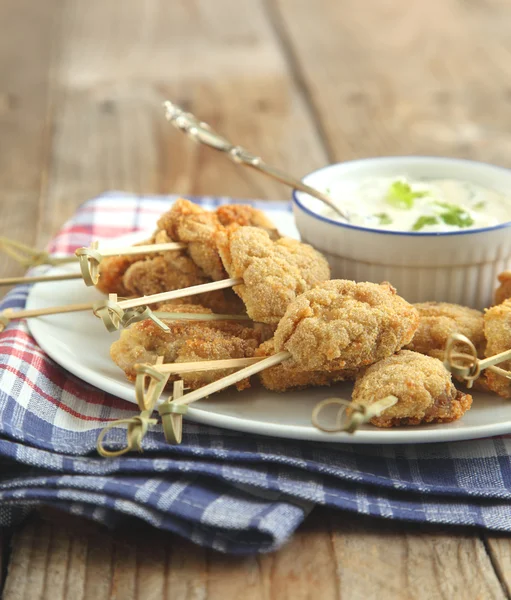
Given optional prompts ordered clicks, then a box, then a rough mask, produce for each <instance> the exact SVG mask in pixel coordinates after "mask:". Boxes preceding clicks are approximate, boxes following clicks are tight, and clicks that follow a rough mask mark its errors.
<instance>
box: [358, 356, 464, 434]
mask: <svg viewBox="0 0 511 600" xmlns="http://www.w3.org/2000/svg"><path fill="white" fill-rule="evenodd" d="M387 396H396V397H397V398H398V402H397V404H395V405H394V406H391V407H390V408H388V409H387V410H385V412H383V413H382V414H381V415H380V416H378V417H374V418H373V419H371V423H372V424H373V425H376V426H377V427H398V426H402V425H420V424H423V423H450V422H451V421H455V420H457V419H459V418H460V417H462V416H463V414H464V413H465V412H466V411H467V410H469V409H470V407H471V405H472V397H471V396H470V395H469V394H464V393H462V392H460V391H458V390H457V389H456V388H455V387H454V384H453V383H452V380H451V375H450V373H449V372H448V371H447V370H446V369H445V367H444V366H443V364H442V362H441V361H439V360H438V359H436V358H432V357H430V356H426V355H423V354H419V353H417V352H412V351H411V350H401V351H400V352H399V353H397V354H394V355H393V356H389V357H387V358H385V359H384V360H381V361H379V362H377V363H376V364H374V365H372V366H370V367H368V368H367V369H366V370H365V372H362V373H361V374H360V375H359V376H358V377H357V380H356V383H355V388H354V390H353V395H352V401H353V402H356V403H358V404H362V405H364V406H369V405H371V404H373V403H374V402H377V401H378V400H381V399H383V398H385V397H387Z"/></svg>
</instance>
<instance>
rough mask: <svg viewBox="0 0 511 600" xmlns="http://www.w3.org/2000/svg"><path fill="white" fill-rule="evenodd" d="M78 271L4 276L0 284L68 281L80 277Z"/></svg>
mask: <svg viewBox="0 0 511 600" xmlns="http://www.w3.org/2000/svg"><path fill="white" fill-rule="evenodd" d="M81 278H82V276H81V274H80V273H66V274H64V275H37V276H35V277H5V278H4V279H0V286H3V285H17V284H18V283H43V282H45V281H69V280H70V279H81Z"/></svg>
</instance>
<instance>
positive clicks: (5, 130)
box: [0, 0, 59, 276]
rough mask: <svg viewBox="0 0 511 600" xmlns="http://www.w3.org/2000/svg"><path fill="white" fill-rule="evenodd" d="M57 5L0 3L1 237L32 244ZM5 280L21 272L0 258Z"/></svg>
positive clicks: (23, 0) (26, 0)
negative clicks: (8, 276)
mask: <svg viewBox="0 0 511 600" xmlns="http://www.w3.org/2000/svg"><path fill="white" fill-rule="evenodd" d="M58 5H59V2H58V0H48V1H47V2H44V3H42V2H37V3H34V2H31V0H2V1H1V2H0V30H1V35H0V209H1V210H0V215H1V218H0V235H7V236H10V237H15V238H16V239H18V240H20V241H23V242H25V243H28V244H33V243H34V241H35V237H36V228H37V222H38V215H39V197H40V189H41V182H42V179H43V177H44V171H45V168H46V161H48V160H49V154H48V148H47V144H48V135H49V131H48V121H47V111H48V94H49V88H50V77H49V74H50V67H51V47H52V40H53V38H54V26H55V18H56V15H57V13H58ZM0 270H1V272H2V275H6V276H7V275H11V274H12V275H14V274H21V273H22V269H21V268H20V267H18V266H17V264H16V263H15V262H14V261H12V260H11V259H10V258H9V259H8V258H6V257H5V256H4V255H2V254H1V253H0Z"/></svg>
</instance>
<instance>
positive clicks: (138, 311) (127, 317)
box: [121, 306, 170, 332]
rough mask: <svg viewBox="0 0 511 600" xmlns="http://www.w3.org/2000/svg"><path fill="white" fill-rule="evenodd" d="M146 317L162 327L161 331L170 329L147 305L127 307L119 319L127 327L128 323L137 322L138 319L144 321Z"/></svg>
mask: <svg viewBox="0 0 511 600" xmlns="http://www.w3.org/2000/svg"><path fill="white" fill-rule="evenodd" d="M121 310H122V309H121ZM146 319H151V321H153V322H154V323H155V325H158V327H159V328H160V329H163V331H166V332H169V331H170V329H169V327H168V325H165V323H164V322H163V321H162V320H161V319H159V318H158V317H157V316H156V315H155V314H154V312H153V311H152V310H151V309H150V308H149V307H148V306H136V307H134V308H127V309H126V310H125V311H124V314H123V317H122V319H121V324H122V326H123V327H129V326H130V325H133V323H138V321H145V320H146Z"/></svg>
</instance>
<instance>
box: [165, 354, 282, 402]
mask: <svg viewBox="0 0 511 600" xmlns="http://www.w3.org/2000/svg"><path fill="white" fill-rule="evenodd" d="M288 358H291V354H290V353H289V352H288V351H287V350H283V351H282V352H277V354H274V355H273V356H268V357H267V358H263V359H262V360H259V361H258V362H257V363H255V364H253V365H249V366H248V367H245V368H244V369H240V370H239V371H237V372H236V373H232V374H231V375H226V376H225V377H222V378H221V379H219V380H218V381H213V382H212V383H208V385H205V386H204V387H201V388H199V389H198V390H194V391H193V392H189V393H188V394H185V395H184V396H182V397H181V398H178V399H177V400H175V401H174V403H175V404H176V405H188V404H191V403H192V402H196V401H197V400H201V399H202V398H204V397H206V396H209V395H210V394H214V393H215V392H219V391H221V390H223V389H224V388H226V387H229V386H230V385H234V384H235V383H238V382H239V381H241V380H242V379H245V378H247V377H251V376H252V375H255V374H256V373H259V372H260V371H264V369H269V368H270V367H274V366H275V365H279V364H280V363H282V362H284V361H285V360H287V359H288ZM202 362H204V361H202Z"/></svg>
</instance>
